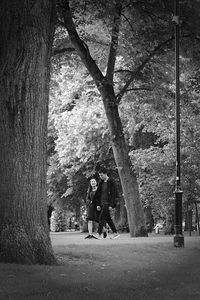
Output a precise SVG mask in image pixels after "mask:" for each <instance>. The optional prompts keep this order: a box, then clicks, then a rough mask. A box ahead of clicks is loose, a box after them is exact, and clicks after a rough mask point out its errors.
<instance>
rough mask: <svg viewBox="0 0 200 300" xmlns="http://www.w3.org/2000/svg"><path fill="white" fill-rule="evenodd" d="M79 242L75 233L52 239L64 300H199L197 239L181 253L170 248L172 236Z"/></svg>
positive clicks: (79, 236) (191, 239) (199, 251)
mask: <svg viewBox="0 0 200 300" xmlns="http://www.w3.org/2000/svg"><path fill="white" fill-rule="evenodd" d="M84 237H85V234H83V233H79V232H67V233H51V239H52V244H53V248H54V250H55V253H56V255H57V257H58V259H59V260H60V261H61V267H60V268H61V269H62V274H63V275H62V276H61V282H60V283H61V285H62V284H64V285H65V287H66V288H68V292H67V295H68V297H67V298H63V299H74V300H76V299H77V300H79V299H80V300H88V299H91V300H92V299H94V300H95V299H97V300H137V299H138V300H140V299H141V300H147V299H148V300H151V299H152V300H157V299H158V300H159V299H160V300H165V299H166V300H169V299H175V300H179V299H180V300H182V299H183V300H184V299H185V300H189V299H198V300H200V270H199V266H200V238H199V236H192V237H189V236H185V247H184V248H175V247H174V246H173V236H164V235H150V236H149V237H148V238H130V236H129V234H122V235H120V237H119V238H118V239H116V240H110V239H108V238H107V239H103V240H88V239H86V240H85V239H84ZM63 297H64V296H63ZM57 299H61V298H57ZM57 299H56V300H57Z"/></svg>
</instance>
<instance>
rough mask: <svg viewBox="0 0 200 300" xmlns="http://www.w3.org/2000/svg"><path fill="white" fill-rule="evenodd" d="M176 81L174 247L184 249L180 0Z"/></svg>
mask: <svg viewBox="0 0 200 300" xmlns="http://www.w3.org/2000/svg"><path fill="white" fill-rule="evenodd" d="M173 21H174V22H175V79H176V96H175V110H176V187H175V192H174V193H175V236H174V246H175V247H184V236H183V234H182V194H183V192H182V190H181V169H180V84H179V80H180V74H179V34H180V28H179V25H180V21H179V0H175V16H174V18H173Z"/></svg>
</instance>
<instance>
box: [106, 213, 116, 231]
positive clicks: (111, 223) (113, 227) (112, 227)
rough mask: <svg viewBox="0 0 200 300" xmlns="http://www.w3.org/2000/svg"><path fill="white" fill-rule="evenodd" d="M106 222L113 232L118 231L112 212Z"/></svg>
mask: <svg viewBox="0 0 200 300" xmlns="http://www.w3.org/2000/svg"><path fill="white" fill-rule="evenodd" d="M106 222H107V223H108V225H109V226H110V228H111V230H112V232H113V233H117V229H116V227H115V224H114V223H113V220H112V218H111V216H110V212H108V215H107V218H106Z"/></svg>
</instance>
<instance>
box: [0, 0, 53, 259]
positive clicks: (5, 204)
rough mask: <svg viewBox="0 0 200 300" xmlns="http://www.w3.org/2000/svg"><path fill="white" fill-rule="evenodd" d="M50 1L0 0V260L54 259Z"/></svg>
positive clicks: (51, 24) (51, 19)
mask: <svg viewBox="0 0 200 300" xmlns="http://www.w3.org/2000/svg"><path fill="white" fill-rule="evenodd" d="M54 14H55V6H54V1H50V0H42V1H34V3H33V1H24V0H18V1H17V0H16V1H10V0H8V1H7V0H5V1H4V0H3V1H1V3H0V27H1V34H0V44H1V53H0V95H1V96H0V97H1V101H0V111H1V116H2V117H1V120H0V143H1V147H0V174H1V182H0V205H1V207H0V245H1V248H0V260H1V261H4V262H17V263H30V264H33V263H34V264H37V263H40V264H51V263H54V262H55V259H54V256H53V252H52V247H51V242H50V238H49V228H48V222H47V203H46V140H47V139H46V137H47V112H48V91H49V90H48V83H49V71H50V56H51V47H52V42H53V34H54V21H55V19H54Z"/></svg>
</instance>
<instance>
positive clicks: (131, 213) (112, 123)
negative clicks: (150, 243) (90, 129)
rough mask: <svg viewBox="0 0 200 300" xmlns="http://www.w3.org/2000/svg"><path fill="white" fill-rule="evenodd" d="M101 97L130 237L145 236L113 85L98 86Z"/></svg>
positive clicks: (144, 227) (137, 193) (135, 182)
mask: <svg viewBox="0 0 200 300" xmlns="http://www.w3.org/2000/svg"><path fill="white" fill-rule="evenodd" d="M99 90H100V93H101V95H102V98H103V103H104V108H105V112H106V116H107V119H108V125H109V130H110V134H111V140H112V149H113V154H114V158H115V162H116V165H117V169H118V173H119V177H120V181H121V185H122V190H123V196H124V200H125V205H126V208H127V216H128V224H129V230H130V235H131V237H133V236H134V237H137V236H147V230H146V225H145V218H144V212H143V208H142V205H141V201H140V197H139V189H138V183H137V178H136V175H135V173H134V171H133V170H132V166H131V162H130V159H129V155H128V149H127V145H126V142H125V138H124V134H123V128H122V123H121V119H120V117H119V112H118V107H117V104H116V97H115V93H114V90H113V87H112V86H111V85H109V84H107V85H106V84H105V83H104V85H103V86H102V87H101V88H99Z"/></svg>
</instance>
